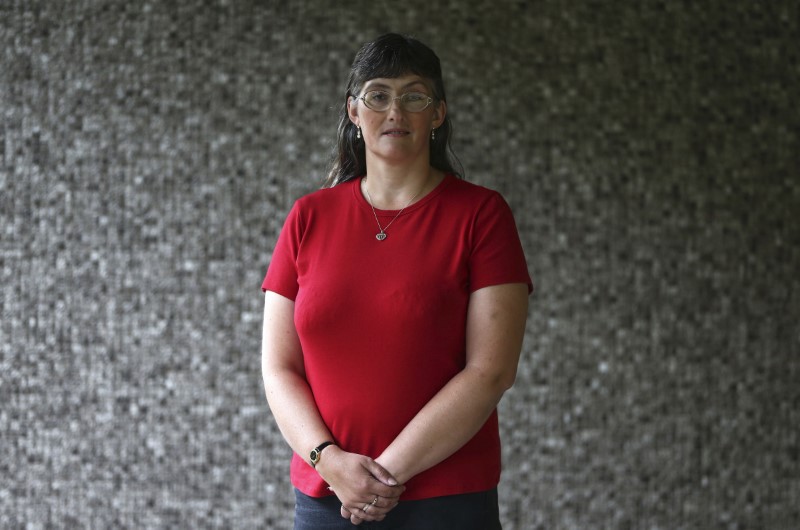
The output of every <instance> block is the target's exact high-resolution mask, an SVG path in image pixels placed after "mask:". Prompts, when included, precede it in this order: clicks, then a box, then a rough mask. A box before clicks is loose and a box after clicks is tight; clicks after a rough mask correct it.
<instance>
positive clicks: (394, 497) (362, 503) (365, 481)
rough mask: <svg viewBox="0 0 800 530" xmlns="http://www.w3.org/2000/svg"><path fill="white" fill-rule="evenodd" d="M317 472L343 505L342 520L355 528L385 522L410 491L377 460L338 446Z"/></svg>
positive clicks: (329, 451)
mask: <svg viewBox="0 0 800 530" xmlns="http://www.w3.org/2000/svg"><path fill="white" fill-rule="evenodd" d="M316 469H317V472H318V473H319V474H320V476H321V477H322V478H323V480H325V482H327V483H328V485H329V489H330V490H331V491H333V493H334V494H336V497H337V498H338V499H339V501H340V502H341V503H342V507H341V514H342V517H343V518H345V519H350V522H351V523H353V524H354V525H358V524H361V523H362V522H364V521H382V520H383V519H384V518H385V517H386V514H387V513H389V512H390V511H391V510H392V508H394V507H395V506H397V504H398V502H399V501H400V495H401V494H402V493H403V491H405V489H406V487H405V486H403V485H402V484H399V483H398V482H397V480H396V479H395V478H394V477H393V476H392V474H391V473H389V472H388V471H387V470H386V469H385V468H384V467H383V466H381V465H380V464H378V463H377V462H376V461H375V460H373V459H371V458H369V457H368V456H364V455H359V454H355V453H348V452H347V451H344V450H342V449H341V448H339V447H337V446H330V447H329V448H328V449H327V450H326V451H325V458H323V459H322V461H321V462H320V463H319V464H317V467H316Z"/></svg>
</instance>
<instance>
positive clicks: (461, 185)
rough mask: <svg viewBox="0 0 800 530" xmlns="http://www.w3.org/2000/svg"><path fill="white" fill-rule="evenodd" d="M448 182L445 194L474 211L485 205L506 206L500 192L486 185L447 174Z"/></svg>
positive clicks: (502, 207) (493, 206)
mask: <svg viewBox="0 0 800 530" xmlns="http://www.w3.org/2000/svg"><path fill="white" fill-rule="evenodd" d="M447 178H448V179H449V182H448V184H447V188H446V189H445V192H446V194H447V195H448V196H449V197H450V198H451V199H454V201H457V202H456V203H457V204H460V205H462V206H467V207H469V208H471V209H474V210H476V211H478V210H482V209H484V208H486V207H491V208H500V209H505V208H508V204H507V203H506V200H505V199H504V198H503V196H502V195H501V194H500V192H498V191H495V190H493V189H491V188H487V187H486V186H482V185H480V184H475V183H473V182H468V181H466V180H463V179H460V178H458V177H455V176H453V175H448V177H447Z"/></svg>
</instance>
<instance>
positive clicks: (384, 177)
mask: <svg viewBox="0 0 800 530" xmlns="http://www.w3.org/2000/svg"><path fill="white" fill-rule="evenodd" d="M443 178H444V175H443V174H442V173H441V172H440V171H439V170H437V169H434V168H432V167H430V166H429V165H428V163H427V160H426V161H425V164H424V166H423V165H422V164H418V165H416V166H412V167H409V166H407V165H404V166H390V165H388V164H367V175H366V178H365V179H364V181H363V182H362V184H361V185H362V186H366V187H367V189H368V190H369V196H370V198H371V199H372V205H373V206H374V207H375V208H379V209H381V210H399V209H400V208H403V207H404V206H406V205H407V204H408V203H409V201H411V199H412V198H414V201H418V200H419V199H421V198H422V197H424V196H425V195H426V194H427V193H428V192H430V191H431V190H432V189H433V188H435V187H436V185H438V184H439V182H441V180H442V179H443Z"/></svg>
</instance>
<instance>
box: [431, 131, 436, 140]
mask: <svg viewBox="0 0 800 530" xmlns="http://www.w3.org/2000/svg"><path fill="white" fill-rule="evenodd" d="M431 140H436V129H431Z"/></svg>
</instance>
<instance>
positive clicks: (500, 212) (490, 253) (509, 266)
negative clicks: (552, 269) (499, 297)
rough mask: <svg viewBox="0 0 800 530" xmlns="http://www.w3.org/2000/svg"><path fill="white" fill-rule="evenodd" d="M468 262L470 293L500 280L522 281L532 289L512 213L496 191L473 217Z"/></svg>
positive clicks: (498, 282)
mask: <svg viewBox="0 0 800 530" xmlns="http://www.w3.org/2000/svg"><path fill="white" fill-rule="evenodd" d="M469 263H470V291H471V292H474V291H477V290H478V289H481V288H483V287H488V286H490V285H500V284H504V283H524V284H526V285H527V286H528V293H531V292H533V282H532V281H531V277H530V274H528V264H527V262H526V260H525V253H524V251H523V249H522V243H521V242H520V239H519V233H518V232H517V224H516V222H515V221H514V215H513V214H512V212H511V208H510V207H509V206H508V203H506V201H505V199H503V197H502V196H501V195H500V194H499V193H497V192H493V193H492V195H491V197H489V199H488V200H487V201H486V202H484V203H483V205H482V206H481V208H480V211H479V212H478V214H477V216H476V219H475V225H474V226H473V234H472V249H471V252H470V258H469Z"/></svg>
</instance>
